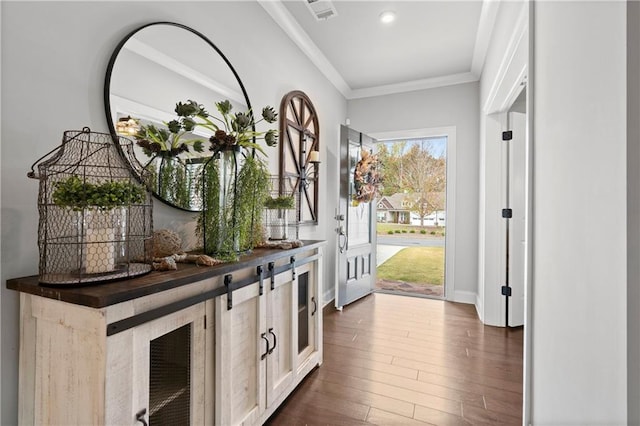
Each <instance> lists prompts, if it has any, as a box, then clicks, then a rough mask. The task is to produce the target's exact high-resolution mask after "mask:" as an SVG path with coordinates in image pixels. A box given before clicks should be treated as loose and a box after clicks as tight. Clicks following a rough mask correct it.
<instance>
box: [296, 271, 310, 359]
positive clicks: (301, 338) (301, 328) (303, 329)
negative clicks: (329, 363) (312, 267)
mask: <svg viewBox="0 0 640 426" xmlns="http://www.w3.org/2000/svg"><path fill="white" fill-rule="evenodd" d="M307 346H309V273H308V272H305V273H304V274H300V275H299V276H298V353H300V352H302V351H303V350H304V349H305V348H306V347H307Z"/></svg>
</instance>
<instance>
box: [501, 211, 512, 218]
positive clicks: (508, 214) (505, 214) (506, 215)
mask: <svg viewBox="0 0 640 426" xmlns="http://www.w3.org/2000/svg"><path fill="white" fill-rule="evenodd" d="M502 217H503V218H505V219H511V218H512V217H513V210H512V209H502Z"/></svg>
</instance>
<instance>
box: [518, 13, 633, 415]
mask: <svg viewBox="0 0 640 426" xmlns="http://www.w3.org/2000/svg"><path fill="white" fill-rule="evenodd" d="M534 8H535V17H534V19H535V27H534V34H535V44H534V70H533V75H534V83H533V91H534V98H533V99H534V138H535V139H534V150H535V157H534V203H533V214H534V264H533V280H534V281H533V285H532V291H533V300H532V307H533V312H532V323H531V324H530V325H531V327H532V342H533V344H532V354H533V355H532V359H531V365H532V395H531V397H532V402H531V404H532V405H531V416H532V418H531V420H532V421H533V423H534V424H536V425H542V424H616V425H623V424H627V368H626V366H627V343H626V341H627V299H626V297H627V296H626V295H627V253H626V248H627V241H626V236H627V225H626V223H627V221H626V216H627V203H626V199H627V191H626V185H627V163H626V160H627V159H626V148H627V132H626V129H627V121H626V120H627V118H626V117H627V111H626V78H625V75H626V71H627V68H626V14H625V12H626V3H625V2H536V3H535V5H534ZM635 167H637V163H636V164H635ZM594 203H595V204H596V205H598V206H605V209H606V211H607V212H614V215H615V218H616V220H615V221H607V222H606V226H599V225H598V224H600V223H602V211H601V210H600V209H599V208H594ZM634 261H635V262H637V259H634ZM636 285H637V283H636ZM633 326H634V327H635V328H636V330H637V324H634V325H633ZM637 403H638V400H636V401H635V404H637Z"/></svg>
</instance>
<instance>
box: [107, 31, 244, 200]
mask: <svg viewBox="0 0 640 426" xmlns="http://www.w3.org/2000/svg"><path fill="white" fill-rule="evenodd" d="M154 25H170V26H174V27H178V28H182V29H183V30H186V31H189V32H191V33H192V34H194V35H196V36H198V37H200V38H201V39H202V40H204V41H205V42H206V43H207V44H208V45H209V46H211V47H212V48H213V50H215V51H216V52H217V53H218V55H220V57H221V58H222V60H223V61H224V62H225V64H227V66H228V67H229V69H230V70H231V72H232V73H233V76H234V77H235V78H236V81H237V82H238V84H239V85H240V89H241V90H242V94H243V95H244V99H245V101H246V105H247V109H248V111H252V108H251V102H250V101H249V95H248V94H247V91H246V89H245V87H244V84H242V80H241V79H240V76H239V75H238V73H237V72H236V70H235V68H233V65H231V62H229V59H228V58H227V57H226V56H225V55H224V53H222V51H221V50H220V49H219V48H218V47H217V46H216V45H215V44H213V42H212V41H211V40H209V38H207V36H205V35H204V34H202V33H201V32H199V31H196V30H194V29H193V28H191V27H188V26H186V25H183V24H178V23H176V22H169V21H157V22H151V23H149V24H145V25H142V26H141V27H138V28H136V29H135V30H133V31H131V32H130V33H128V34H127V35H126V36H125V37H124V38H123V39H122V40H121V41H120V42H119V43H118V45H117V46H116V48H115V49H114V51H113V53H112V54H111V57H110V58H109V64H108V65H107V72H106V75H105V79H104V92H103V100H104V110H105V115H106V118H107V126H109V133H110V134H111V137H112V139H113V141H114V143H115V144H116V147H117V148H118V152H119V153H120V155H121V156H122V158H123V159H124V160H125V162H126V163H127V165H128V166H129V168H130V169H131V171H132V173H133V175H134V176H136V177H137V178H138V179H140V176H138V173H137V172H136V170H135V168H134V167H133V166H132V165H131V163H130V159H129V157H128V156H127V154H126V153H125V152H124V151H123V150H122V147H121V146H120V144H118V143H116V142H115V141H117V140H118V137H119V136H118V133H117V132H116V127H115V123H114V120H113V117H112V116H111V99H110V95H111V93H110V92H111V74H112V72H113V67H114V65H115V62H116V59H117V58H118V54H119V53H120V51H121V50H122V48H123V47H124V45H125V43H127V41H129V39H131V38H132V37H133V36H134V35H136V34H137V33H138V32H140V31H142V30H143V29H145V28H147V27H151V26H154ZM177 101H179V100H177ZM177 101H176V102H177ZM254 130H255V129H254ZM134 143H135V142H134ZM140 180H141V179H140ZM153 196H154V197H155V198H156V199H157V200H160V201H162V202H163V203H164V204H166V205H168V206H171V207H175V208H176V209H179V210H182V211H186V212H200V211H202V210H191V209H187V208H184V207H181V206H177V205H175V204H173V203H171V202H170V201H167V200H165V199H164V198H162V197H160V196H159V195H158V194H156V193H155V192H153Z"/></svg>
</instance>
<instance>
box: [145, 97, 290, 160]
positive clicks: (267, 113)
mask: <svg viewBox="0 0 640 426" xmlns="http://www.w3.org/2000/svg"><path fill="white" fill-rule="evenodd" d="M215 106H216V109H217V110H218V112H219V113H220V117H217V116H215V115H211V114H209V112H207V111H206V110H205V108H204V106H203V105H201V104H198V102H196V101H193V100H188V101H187V102H185V103H182V102H178V103H177V104H176V108H175V113H176V114H177V115H178V117H177V118H176V119H174V120H171V121H170V122H168V123H165V124H166V126H167V129H158V128H157V127H155V126H154V125H147V126H141V128H140V130H139V131H138V133H137V134H136V136H135V137H136V139H137V142H136V143H137V144H138V145H139V146H140V147H142V149H143V150H144V152H145V154H146V155H148V156H150V157H151V156H154V155H165V156H178V155H180V154H182V153H183V152H185V153H186V152H190V150H193V151H195V152H198V153H201V152H204V141H203V140H202V139H185V135H186V134H188V133H189V132H191V131H192V130H193V129H195V128H196V127H202V128H205V129H208V130H210V131H211V132H213V136H211V137H210V138H209V142H210V148H209V150H210V151H213V152H214V153H216V152H220V151H223V150H228V149H233V148H234V147H236V146H239V147H244V148H251V149H256V150H258V151H260V152H261V153H263V154H265V152H264V150H263V149H262V147H261V146H260V145H259V144H257V143H255V142H254V139H256V140H257V139H264V141H265V143H266V144H267V145H268V146H275V145H276V144H277V136H278V132H277V131H276V130H273V129H272V130H268V131H266V132H257V131H255V130H254V129H255V125H256V124H258V123H260V122H261V121H266V122H267V123H274V122H275V121H276V119H277V118H278V114H277V113H276V112H275V110H274V109H273V107H270V106H266V107H264V108H263V109H262V119H260V120H258V121H255V119H254V117H253V114H252V113H251V111H248V112H237V113H234V112H232V109H233V106H232V105H231V102H229V101H228V100H224V101H221V102H216V104H215Z"/></svg>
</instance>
